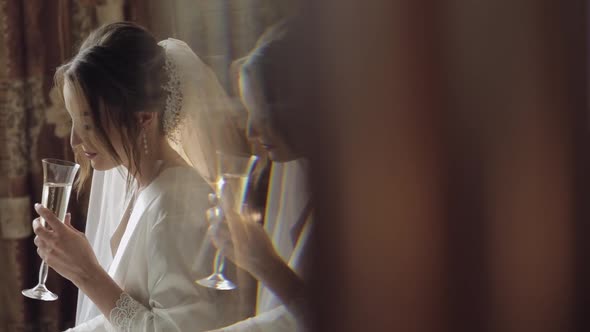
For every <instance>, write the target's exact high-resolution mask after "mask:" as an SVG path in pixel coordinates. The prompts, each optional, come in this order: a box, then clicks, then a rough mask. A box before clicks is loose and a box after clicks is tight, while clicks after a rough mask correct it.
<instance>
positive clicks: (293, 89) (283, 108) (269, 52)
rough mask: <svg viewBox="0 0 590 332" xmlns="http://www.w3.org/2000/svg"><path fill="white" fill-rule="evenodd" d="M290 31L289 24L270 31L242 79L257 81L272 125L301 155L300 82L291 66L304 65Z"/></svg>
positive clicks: (250, 61)
mask: <svg viewBox="0 0 590 332" xmlns="http://www.w3.org/2000/svg"><path fill="white" fill-rule="evenodd" d="M289 27H290V21H281V22H279V23H278V24H276V25H274V26H272V27H271V28H269V29H268V30H267V31H266V32H265V33H264V34H263V35H262V36H261V37H260V38H259V40H258V42H257V43H256V48H255V49H254V50H253V51H252V52H250V54H249V55H248V58H247V60H246V62H245V63H244V64H243V65H242V70H241V74H240V75H242V76H243V77H247V79H248V80H256V82H257V83H258V85H259V87H260V89H261V90H262V91H260V92H261V94H262V96H263V97H264V101H265V104H266V105H268V107H269V108H270V112H269V116H270V119H271V123H272V125H273V126H274V127H275V128H276V129H277V131H278V133H279V134H280V135H281V136H282V137H283V139H284V140H285V142H286V143H287V144H288V145H289V146H290V147H291V148H292V149H293V150H294V151H301V150H302V148H301V140H300V139H299V137H300V132H301V131H302V130H303V128H302V125H303V123H302V122H301V117H299V116H297V115H298V112H297V108H298V107H299V106H298V105H300V104H301V96H300V92H301V90H300V84H299V83H298V82H301V81H300V77H299V75H298V73H297V72H296V71H295V70H293V68H295V66H293V65H292V64H293V63H300V62H301V61H300V60H299V59H296V58H300V56H301V55H300V54H298V53H299V52H297V50H295V49H294V48H293V44H292V40H291V39H290V36H291V33H290V30H289ZM295 61H296V62H295Z"/></svg>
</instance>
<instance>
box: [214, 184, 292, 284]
mask: <svg viewBox="0 0 590 332" xmlns="http://www.w3.org/2000/svg"><path fill="white" fill-rule="evenodd" d="M226 195H227V194H226ZM210 201H211V203H213V204H216V203H218V202H217V201H216V200H214V199H211V198H210ZM227 202H233V200H232V198H231V197H224V199H222V202H221V204H217V206H215V207H212V208H210V209H209V210H208V211H207V220H208V221H209V223H210V224H211V225H210V226H209V237H210V238H211V240H212V242H213V244H214V245H215V246H216V247H217V248H218V249H219V250H221V251H222V252H223V254H224V256H225V257H227V258H228V259H230V260H231V261H232V262H234V263H235V264H236V265H237V266H239V267H240V268H242V269H244V270H246V271H248V272H250V273H251V274H252V275H253V276H254V277H255V278H257V279H259V280H261V279H265V278H264V276H263V274H265V273H266V272H265V271H268V270H271V269H272V267H273V266H276V265H277V264H278V265H285V263H284V262H283V260H282V259H281V258H280V257H279V255H278V254H277V253H276V251H275V248H274V246H273V244H272V241H271V239H270V238H269V236H268V234H267V233H266V231H265V230H264V228H263V227H262V225H261V224H260V222H259V221H260V220H259V219H260V214H259V213H255V212H253V211H250V210H248V209H247V208H245V209H244V211H242V212H241V213H240V214H238V213H237V212H235V211H234V209H232V208H231V206H229V205H230V204H229V203H227ZM220 205H221V206H220Z"/></svg>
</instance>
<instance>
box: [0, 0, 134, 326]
mask: <svg viewBox="0 0 590 332" xmlns="http://www.w3.org/2000/svg"><path fill="white" fill-rule="evenodd" d="M122 4H123V1H122V0H117V1H74V0H54V1H45V0H27V1H22V0H0V264H2V273H0V285H1V286H0V308H1V309H2V310H0V332H4V331H6V332H8V331H10V332H13V331H60V330H63V329H65V328H67V327H69V326H72V325H73V322H74V315H75V308H76V295H77V292H76V289H75V287H73V285H72V284H71V283H69V282H67V281H65V280H64V279H63V278H61V277H60V276H59V275H57V274H56V273H55V272H50V275H49V280H48V282H47V284H48V287H49V289H51V290H52V291H53V292H55V293H57V294H58V295H59V297H60V298H59V300H58V301H55V302H47V303H44V302H40V301H35V300H30V299H27V298H25V297H23V296H22V295H21V293H20V291H21V289H24V288H30V287H32V286H34V285H35V284H36V282H37V271H38V268H39V264H40V260H39V258H38V256H37V254H36V251H35V247H34V244H33V237H32V230H31V220H32V218H33V217H34V214H33V213H32V212H33V211H32V204H33V203H34V202H39V201H40V194H41V182H42V172H41V167H40V165H41V163H40V160H41V159H42V158H46V157H52V158H59V159H68V160H73V156H72V152H71V149H70V147H69V121H68V116H67V113H66V112H65V109H64V106H63V101H61V100H59V98H58V93H57V91H55V90H52V85H53V84H52V83H53V73H54V71H55V68H56V67H57V66H58V65H59V64H60V63H62V62H63V61H64V60H66V59H67V58H69V57H71V56H72V55H73V54H74V51H75V49H76V47H77V46H78V45H79V43H80V41H81V40H82V39H83V38H85V36H86V35H87V34H88V32H89V31H91V30H92V29H93V28H94V27H96V26H97V25H98V24H101V23H103V22H104V21H108V20H115V19H122V13H123V10H122V8H123V7H122ZM83 197H84V196H82V199H80V200H77V199H76V198H73V199H72V201H71V202H70V210H71V211H72V214H73V216H74V217H75V218H74V219H75V221H76V223H77V224H78V226H79V227H80V228H82V227H83V224H84V220H85V218H84V213H83V211H84V205H85V203H84V202H83V201H84V199H83Z"/></svg>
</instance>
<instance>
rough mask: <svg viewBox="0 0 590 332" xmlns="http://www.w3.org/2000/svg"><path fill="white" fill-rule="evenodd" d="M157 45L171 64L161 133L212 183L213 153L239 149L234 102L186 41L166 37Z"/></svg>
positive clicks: (214, 175) (214, 173)
mask: <svg viewBox="0 0 590 332" xmlns="http://www.w3.org/2000/svg"><path fill="white" fill-rule="evenodd" d="M159 45H160V46H162V47H163V48H164V49H165V50H166V56H167V58H168V60H170V62H171V63H170V65H168V66H169V67H168V68H167V70H168V74H169V75H170V76H171V80H170V82H169V84H168V85H167V86H165V87H164V88H165V89H167V90H169V91H170V96H169V99H168V101H167V105H166V112H165V113H164V130H165V131H167V134H168V135H169V138H170V142H171V145H172V147H173V148H175V150H177V151H178V152H179V153H180V154H181V155H182V156H183V157H184V158H185V159H186V160H187V162H188V163H189V164H191V165H192V166H193V167H194V168H195V169H196V170H197V171H198V172H199V173H200V174H201V176H203V178H205V179H206V180H207V181H208V182H210V183H211V182H213V181H214V180H215V178H216V176H217V174H216V160H215V150H217V149H235V148H238V147H239V146H240V142H241V140H240V137H239V134H238V132H237V126H234V125H233V118H234V114H233V108H234V106H233V103H232V101H231V99H230V98H229V97H228V96H227V94H226V92H225V90H224V89H223V87H221V84H220V83H219V81H218V80H217V77H216V75H215V73H214V72H213V71H212V70H211V69H210V68H209V67H207V65H205V64H204V63H203V61H201V59H200V58H199V57H198V56H197V55H196V54H195V53H194V52H193V51H192V50H191V48H190V47H189V46H188V45H187V44H186V43H185V42H183V41H180V40H177V39H172V38H169V39H166V40H163V41H161V42H160V44H159ZM177 84H178V85H179V86H176V85H177ZM171 90H172V91H171ZM175 90H176V91H175ZM177 92H180V94H178V93H177ZM167 124H169V125H168V126H170V124H171V126H172V128H168V129H167Z"/></svg>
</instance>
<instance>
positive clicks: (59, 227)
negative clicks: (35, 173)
mask: <svg viewBox="0 0 590 332" xmlns="http://www.w3.org/2000/svg"><path fill="white" fill-rule="evenodd" d="M35 210H36V211H37V213H39V215H40V216H41V218H43V219H44V220H45V222H46V225H47V226H49V228H45V227H43V225H42V224H41V220H40V219H41V218H37V219H35V220H33V231H34V232H35V234H36V235H37V236H36V237H35V245H36V246H37V253H38V254H39V256H40V257H41V258H42V259H43V260H44V261H45V262H46V263H47V264H48V265H49V266H50V267H51V268H52V269H54V270H55V271H56V272H57V273H59V274H60V275H62V276H63V277H64V278H66V279H68V280H70V281H72V282H73V283H74V284H75V285H76V286H77V287H80V285H81V283H83V282H84V281H86V280H88V279H90V278H92V277H93V276H94V275H95V274H96V273H97V271H100V270H102V268H101V267H100V265H99V263H98V261H97V259H96V256H95V255H94V251H93V250H92V247H91V246H90V243H89V242H88V240H87V239H86V236H85V235H84V233H82V232H79V231H78V230H76V229H75V228H74V227H73V226H72V225H71V215H70V214H69V213H68V214H67V215H66V217H65V220H64V223H62V222H61V221H60V220H59V219H58V218H57V217H56V216H55V214H53V212H51V211H50V210H49V209H46V208H45V207H43V206H42V205H41V204H35Z"/></svg>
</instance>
